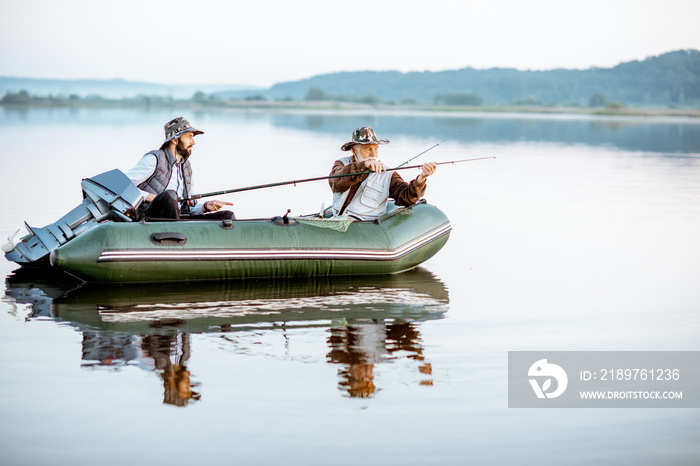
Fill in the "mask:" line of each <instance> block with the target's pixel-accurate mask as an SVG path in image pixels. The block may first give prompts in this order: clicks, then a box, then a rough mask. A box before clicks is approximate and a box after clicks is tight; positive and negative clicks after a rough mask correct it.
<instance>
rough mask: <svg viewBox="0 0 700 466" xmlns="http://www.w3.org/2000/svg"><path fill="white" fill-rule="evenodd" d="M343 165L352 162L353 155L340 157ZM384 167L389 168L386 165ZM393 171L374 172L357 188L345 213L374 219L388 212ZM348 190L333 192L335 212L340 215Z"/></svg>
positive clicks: (365, 218) (362, 218) (361, 218)
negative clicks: (387, 205)
mask: <svg viewBox="0 0 700 466" xmlns="http://www.w3.org/2000/svg"><path fill="white" fill-rule="evenodd" d="M338 160H340V161H341V162H343V165H348V164H349V163H351V162H352V158H351V157H343V158H342V159H338ZM384 168H387V167H386V165H384ZM392 175H393V172H389V171H385V172H384V173H372V174H370V175H368V176H367V178H366V179H365V181H363V182H362V184H360V187H359V188H357V192H356V193H355V197H353V199H352V200H351V201H350V203H349V204H348V207H347V208H346V209H345V212H343V215H352V216H353V217H357V218H359V219H360V220H373V219H375V218H377V217H379V216H380V215H382V214H384V213H386V203H387V200H388V199H389V187H390V186H391V176H392ZM347 197H348V191H345V192H343V193H333V214H334V215H336V216H337V215H338V214H339V213H340V209H342V208H343V204H344V203H345V199H346V198H347Z"/></svg>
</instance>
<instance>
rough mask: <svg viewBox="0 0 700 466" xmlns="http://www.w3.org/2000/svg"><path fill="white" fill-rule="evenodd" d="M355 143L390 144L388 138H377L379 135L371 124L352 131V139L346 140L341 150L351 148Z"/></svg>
mask: <svg viewBox="0 0 700 466" xmlns="http://www.w3.org/2000/svg"><path fill="white" fill-rule="evenodd" d="M355 144H362V145H366V144H389V140H388V139H381V140H378V139H377V135H376V134H375V133H374V130H373V129H372V128H370V127H369V126H363V127H362V128H357V129H356V130H355V131H353V132H352V141H350V142H346V143H345V144H343V145H342V147H341V148H340V150H350V148H351V147H352V146H354V145H355Z"/></svg>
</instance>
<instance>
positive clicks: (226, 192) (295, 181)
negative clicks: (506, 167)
mask: <svg viewBox="0 0 700 466" xmlns="http://www.w3.org/2000/svg"><path fill="white" fill-rule="evenodd" d="M419 155H420V154H419ZM495 158H496V157H493V156H491V157H477V158H475V159H463V160H451V161H448V162H439V163H437V164H436V165H448V164H453V165H454V164H455V163H462V162H472V161H474V160H484V159H495ZM420 167H422V165H411V166H410V167H402V166H399V167H396V168H387V170H386V171H394V170H408V169H409V168H420ZM369 173H374V172H371V171H366V172H357V173H347V174H344V175H330V176H317V177H315V178H304V179H301V180H289V181H279V182H277V183H268V184H259V185H257V186H246V187H245V188H235V189H226V190H224V191H215V192H211V193H206V194H194V195H192V196H190V197H187V198H185V199H181V200H183V201H191V200H194V199H202V198H204V197H212V196H221V195H222V194H231V193H240V192H242V191H252V190H254V189H263V188H274V187H276V186H284V185H289V184H293V185H297V184H298V183H308V182H310V181H321V180H330V179H332V178H342V177H345V176H356V175H366V174H369Z"/></svg>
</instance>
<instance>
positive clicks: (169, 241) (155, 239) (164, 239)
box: [151, 232, 187, 246]
mask: <svg viewBox="0 0 700 466" xmlns="http://www.w3.org/2000/svg"><path fill="white" fill-rule="evenodd" d="M151 242H152V243H153V244H158V245H175V246H182V245H184V244H185V243H186V242H187V236H186V235H185V234H184V233H177V232H164V233H153V234H152V235H151Z"/></svg>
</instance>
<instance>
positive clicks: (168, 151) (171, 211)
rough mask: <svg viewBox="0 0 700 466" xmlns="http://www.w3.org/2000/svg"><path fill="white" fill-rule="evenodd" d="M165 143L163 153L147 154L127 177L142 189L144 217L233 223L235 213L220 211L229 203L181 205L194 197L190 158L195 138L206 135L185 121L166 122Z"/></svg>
mask: <svg viewBox="0 0 700 466" xmlns="http://www.w3.org/2000/svg"><path fill="white" fill-rule="evenodd" d="M163 128H164V129H165V142H163V144H162V145H161V146H160V149H158V150H153V151H150V152H148V153H147V154H145V155H144V156H143V157H142V158H141V160H140V161H139V162H138V163H137V164H136V166H134V167H133V168H132V169H131V170H129V171H128V172H127V173H126V176H128V177H129V179H130V180H131V181H132V182H133V183H134V184H135V185H136V186H137V187H138V188H139V190H140V191H141V194H142V196H143V199H144V203H143V207H142V208H141V217H144V216H145V217H148V218H153V219H178V220H179V219H181V218H182V219H188V220H189V219H201V220H209V219H211V220H224V219H233V218H234V216H233V212H231V211H229V210H224V211H219V210H220V209H221V208H222V207H223V206H225V205H233V204H231V203H230V202H223V201H207V202H204V203H202V204H198V203H197V202H196V201H180V199H185V198H187V197H188V196H189V195H190V193H192V166H191V165H190V160H189V158H190V155H192V147H194V145H195V142H194V137H195V136H196V135H198V134H204V131H199V130H198V129H194V128H193V127H192V126H191V125H190V123H189V122H188V121H187V120H185V119H184V118H182V117H178V118H175V119H173V120H170V121H169V122H167V123H166V124H165V125H164V126H163Z"/></svg>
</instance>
